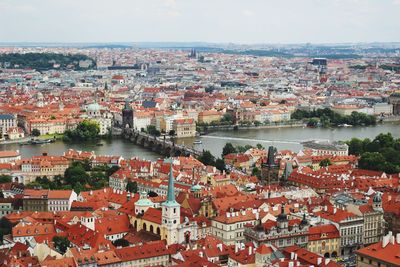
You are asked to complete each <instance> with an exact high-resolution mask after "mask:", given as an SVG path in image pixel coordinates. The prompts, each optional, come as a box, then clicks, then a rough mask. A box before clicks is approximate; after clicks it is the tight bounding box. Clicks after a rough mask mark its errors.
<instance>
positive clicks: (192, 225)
mask: <svg viewBox="0 0 400 267" xmlns="http://www.w3.org/2000/svg"><path fill="white" fill-rule="evenodd" d="M131 224H132V225H133V227H134V228H135V229H136V230H137V231H138V232H139V231H142V230H143V231H144V232H147V233H149V234H152V235H156V236H157V237H158V236H159V237H160V239H165V240H166V241H167V244H168V245H171V244H182V243H189V242H190V241H193V240H197V238H198V233H197V231H198V226H197V223H196V222H195V221H191V220H190V218H188V217H183V216H181V205H180V204H179V203H178V202H177V201H176V200H175V195H174V176H173V168H172V161H171V168H170V172H169V178H168V191H167V200H166V201H165V202H163V203H162V204H161V209H160V208H155V204H154V203H153V202H152V201H151V200H149V199H148V198H147V193H145V192H143V193H141V194H140V198H139V200H138V201H136V202H135V207H134V215H133V216H132V217H131Z"/></svg>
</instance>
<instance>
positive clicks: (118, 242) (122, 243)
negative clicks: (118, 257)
mask: <svg viewBox="0 0 400 267" xmlns="http://www.w3.org/2000/svg"><path fill="white" fill-rule="evenodd" d="M113 245H114V246H116V247H127V246H129V245H130V244H129V242H128V241H127V240H126V239H123V238H120V239H117V240H115V241H114V242H113Z"/></svg>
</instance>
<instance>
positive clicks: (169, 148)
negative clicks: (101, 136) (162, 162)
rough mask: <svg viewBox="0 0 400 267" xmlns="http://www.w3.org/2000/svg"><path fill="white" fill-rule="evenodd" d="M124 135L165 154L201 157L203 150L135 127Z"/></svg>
mask: <svg viewBox="0 0 400 267" xmlns="http://www.w3.org/2000/svg"><path fill="white" fill-rule="evenodd" d="M123 137H124V138H125V139H128V140H130V141H131V142H132V143H134V144H136V145H140V146H142V147H145V148H148V149H150V150H152V151H154V152H157V153H158V154H160V155H165V156H189V155H192V156H193V157H199V156H201V155H202V154H203V151H200V150H197V149H195V148H192V147H188V146H185V145H183V144H176V143H175V142H173V141H171V140H170V139H167V138H166V136H162V137H156V136H152V135H149V134H147V133H144V132H139V131H135V130H133V129H125V130H124V132H123Z"/></svg>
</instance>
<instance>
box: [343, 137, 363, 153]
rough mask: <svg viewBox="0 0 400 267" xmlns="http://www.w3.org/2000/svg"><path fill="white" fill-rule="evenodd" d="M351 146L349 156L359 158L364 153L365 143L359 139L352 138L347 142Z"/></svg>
mask: <svg viewBox="0 0 400 267" xmlns="http://www.w3.org/2000/svg"><path fill="white" fill-rule="evenodd" d="M347 145H348V146H349V154H350V155H356V156H359V155H361V154H362V153H363V152H364V144H363V141H362V140H360V139H358V138H352V139H351V140H350V141H349V142H347Z"/></svg>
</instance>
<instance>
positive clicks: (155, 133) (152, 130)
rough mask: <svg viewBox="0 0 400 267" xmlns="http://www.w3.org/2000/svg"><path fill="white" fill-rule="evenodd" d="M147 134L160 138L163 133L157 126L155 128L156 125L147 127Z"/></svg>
mask: <svg viewBox="0 0 400 267" xmlns="http://www.w3.org/2000/svg"><path fill="white" fill-rule="evenodd" d="M147 133H148V134H149V135H153V136H160V135H161V132H160V131H159V130H157V128H156V126H154V125H149V126H147Z"/></svg>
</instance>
